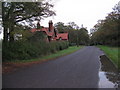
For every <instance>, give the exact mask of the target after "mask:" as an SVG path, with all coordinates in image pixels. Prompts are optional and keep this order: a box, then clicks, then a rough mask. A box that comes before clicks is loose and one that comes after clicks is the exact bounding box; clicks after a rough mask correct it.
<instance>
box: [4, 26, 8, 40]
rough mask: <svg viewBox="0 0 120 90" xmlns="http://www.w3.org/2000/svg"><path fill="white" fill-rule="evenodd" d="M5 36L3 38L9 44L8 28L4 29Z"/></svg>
mask: <svg viewBox="0 0 120 90" xmlns="http://www.w3.org/2000/svg"><path fill="white" fill-rule="evenodd" d="M3 33H4V36H3V42H8V30H7V28H6V27H4V32H3Z"/></svg>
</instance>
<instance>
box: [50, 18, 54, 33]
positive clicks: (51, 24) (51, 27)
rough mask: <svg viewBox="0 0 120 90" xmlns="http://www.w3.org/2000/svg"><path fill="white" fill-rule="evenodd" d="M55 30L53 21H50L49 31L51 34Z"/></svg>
mask: <svg viewBox="0 0 120 90" xmlns="http://www.w3.org/2000/svg"><path fill="white" fill-rule="evenodd" d="M52 30H53V22H52V20H50V21H49V31H50V32H51V31H52Z"/></svg>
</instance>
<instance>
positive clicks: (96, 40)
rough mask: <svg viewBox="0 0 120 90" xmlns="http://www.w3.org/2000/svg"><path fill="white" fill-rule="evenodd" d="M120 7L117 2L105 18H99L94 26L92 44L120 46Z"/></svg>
mask: <svg viewBox="0 0 120 90" xmlns="http://www.w3.org/2000/svg"><path fill="white" fill-rule="evenodd" d="M119 28H120V8H119V5H118V4H117V5H116V6H115V7H114V9H113V11H112V12H111V13H109V14H108V16H107V17H106V18H105V20H99V21H98V23H97V24H96V25H95V26H94V29H95V30H94V31H96V32H94V33H93V35H92V37H91V42H92V44H102V45H111V46H120V45H119V43H120V39H119V38H120V30H119Z"/></svg>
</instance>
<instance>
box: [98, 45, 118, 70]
mask: <svg viewBox="0 0 120 90" xmlns="http://www.w3.org/2000/svg"><path fill="white" fill-rule="evenodd" d="M98 47H99V48H100V49H101V50H103V51H104V52H105V53H106V55H107V56H108V57H109V58H110V59H111V60H112V61H113V63H114V64H115V65H116V67H118V68H120V61H118V59H119V58H118V56H119V55H120V53H118V51H119V50H120V48H119V47H110V46H103V45H99V46H98Z"/></svg>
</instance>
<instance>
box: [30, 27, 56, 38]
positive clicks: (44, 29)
mask: <svg viewBox="0 0 120 90" xmlns="http://www.w3.org/2000/svg"><path fill="white" fill-rule="evenodd" d="M36 31H45V32H46V34H47V35H48V36H53V35H54V32H53V31H51V32H50V31H49V29H48V28H46V27H43V28H41V29H36V28H34V29H32V30H31V32H36Z"/></svg>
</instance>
